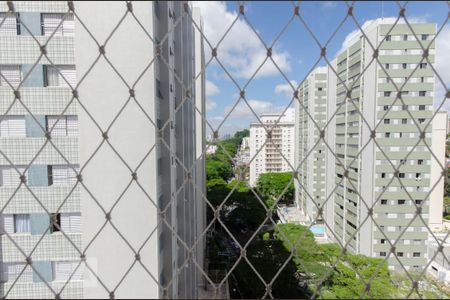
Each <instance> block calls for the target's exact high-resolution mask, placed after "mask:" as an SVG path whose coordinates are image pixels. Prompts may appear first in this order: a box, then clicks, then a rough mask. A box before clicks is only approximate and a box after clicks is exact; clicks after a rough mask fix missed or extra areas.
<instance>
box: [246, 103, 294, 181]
mask: <svg viewBox="0 0 450 300" xmlns="http://www.w3.org/2000/svg"><path fill="white" fill-rule="evenodd" d="M294 112H295V111H294V109H293V108H289V109H287V110H286V112H285V113H284V115H281V114H280V113H264V114H262V115H261V116H260V120H261V123H259V122H257V123H251V124H250V143H249V146H250V160H251V161H250V182H249V183H250V185H252V186H255V185H256V182H257V180H258V176H259V175H260V174H262V173H269V172H292V170H293V168H294V138H295V137H294V131H295V128H294V127H295V125H294Z"/></svg>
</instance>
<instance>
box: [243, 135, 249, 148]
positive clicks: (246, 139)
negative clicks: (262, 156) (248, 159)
mask: <svg viewBox="0 0 450 300" xmlns="http://www.w3.org/2000/svg"><path fill="white" fill-rule="evenodd" d="M249 147H250V137H245V138H243V139H242V142H241V149H247V148H249Z"/></svg>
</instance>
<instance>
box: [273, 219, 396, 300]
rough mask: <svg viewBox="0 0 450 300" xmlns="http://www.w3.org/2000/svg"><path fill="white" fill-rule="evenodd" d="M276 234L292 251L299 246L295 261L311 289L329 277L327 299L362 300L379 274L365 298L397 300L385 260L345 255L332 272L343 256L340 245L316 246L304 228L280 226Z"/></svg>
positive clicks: (325, 286)
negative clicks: (390, 299)
mask: <svg viewBox="0 0 450 300" xmlns="http://www.w3.org/2000/svg"><path fill="white" fill-rule="evenodd" d="M275 232H276V234H275V236H276V237H277V238H278V239H280V240H281V241H282V243H283V245H284V247H285V248H286V249H287V250H288V251H292V250H293V249H294V247H293V245H294V244H296V247H295V249H296V251H295V253H294V254H295V259H294V261H295V262H296V265H297V267H298V270H299V271H301V272H303V273H305V274H308V277H309V283H310V284H311V285H312V286H314V285H315V284H317V283H318V281H319V280H321V279H322V278H324V276H327V277H326V278H327V280H325V281H324V282H323V288H322V291H323V296H324V297H326V298H338V299H350V298H360V296H361V295H362V293H363V291H364V289H365V283H366V282H368V280H369V279H370V278H371V277H372V275H373V274H375V273H376V272H378V273H377V275H376V276H375V277H374V278H373V280H372V281H371V284H370V290H369V291H368V292H367V293H366V294H365V298H383V299H386V298H392V297H395V295H396V292H397V291H396V288H395V286H394V285H393V284H392V282H391V277H390V273H389V270H388V266H387V263H386V262H384V261H383V260H382V259H379V258H372V257H367V256H364V255H355V254H351V253H346V254H345V255H343V256H342V257H341V259H340V260H339V262H338V263H337V265H336V268H335V270H333V271H332V272H331V273H330V266H332V265H334V264H336V262H337V258H338V257H339V255H340V253H341V249H340V247H339V246H338V245H337V244H317V243H316V242H315V240H314V236H313V234H312V232H311V231H309V230H308V229H307V228H306V227H305V226H301V225H294V224H283V225H277V226H276V227H275ZM282 233H283V234H282ZM355 270H356V271H357V272H356V271H355ZM360 276H361V277H360Z"/></svg>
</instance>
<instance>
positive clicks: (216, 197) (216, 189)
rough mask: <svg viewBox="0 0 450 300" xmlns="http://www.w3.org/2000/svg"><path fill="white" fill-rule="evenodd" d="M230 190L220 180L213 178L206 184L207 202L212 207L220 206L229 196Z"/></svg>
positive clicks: (223, 181)
mask: <svg viewBox="0 0 450 300" xmlns="http://www.w3.org/2000/svg"><path fill="white" fill-rule="evenodd" d="M229 192H230V188H229V187H228V184H227V182H226V181H225V180H223V179H222V178H213V179H211V180H208V182H207V183H206V194H207V198H208V200H209V202H211V204H212V205H213V206H214V207H217V206H219V205H220V203H222V202H223V200H224V199H225V198H226V196H227V195H228V194H229Z"/></svg>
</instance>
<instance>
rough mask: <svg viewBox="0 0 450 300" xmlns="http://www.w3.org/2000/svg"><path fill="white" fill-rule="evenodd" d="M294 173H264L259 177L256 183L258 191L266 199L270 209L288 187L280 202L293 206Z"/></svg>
mask: <svg viewBox="0 0 450 300" xmlns="http://www.w3.org/2000/svg"><path fill="white" fill-rule="evenodd" d="M291 179H292V173H290V172H283V173H263V174H261V175H259V177H258V180H257V182H256V190H257V191H258V193H259V194H260V195H261V196H262V197H264V200H265V201H266V204H267V205H268V206H269V207H270V206H271V205H273V203H274V201H276V200H277V199H278V197H280V195H281V193H283V191H284V189H285V188H286V187H288V188H287V190H286V192H285V193H284V194H283V195H282V196H281V198H280V202H282V203H283V202H284V203H286V204H292V203H293V202H294V190H295V189H294V182H293V181H292V182H291Z"/></svg>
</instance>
